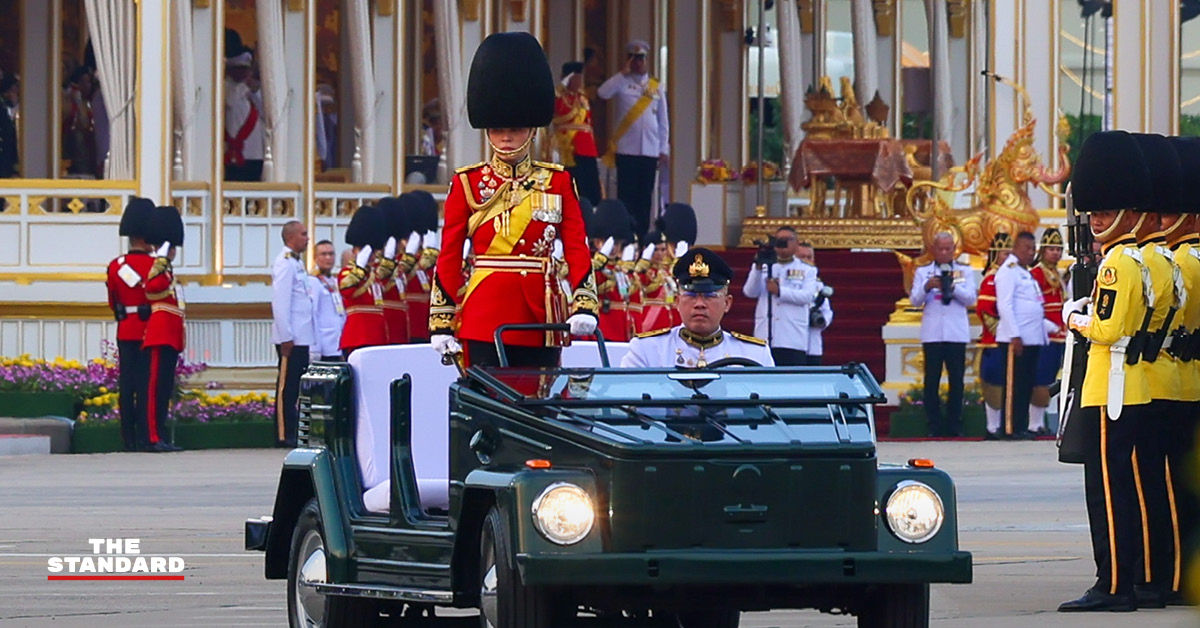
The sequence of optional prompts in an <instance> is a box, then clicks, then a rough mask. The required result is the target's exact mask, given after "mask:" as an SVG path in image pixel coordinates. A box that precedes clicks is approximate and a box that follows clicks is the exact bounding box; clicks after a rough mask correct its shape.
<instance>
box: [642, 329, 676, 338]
mask: <svg viewBox="0 0 1200 628" xmlns="http://www.w3.org/2000/svg"><path fill="white" fill-rule="evenodd" d="M671 329H672V328H671V327H663V328H662V329H655V330H653V331H644V332H642V333H640V334H636V336H637V337H638V338H653V337H655V336H661V335H663V334H665V333H667V332H669V331H671Z"/></svg>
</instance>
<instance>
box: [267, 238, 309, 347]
mask: <svg viewBox="0 0 1200 628" xmlns="http://www.w3.org/2000/svg"><path fill="white" fill-rule="evenodd" d="M307 278H308V273H307V272H305V270H304V262H302V261H300V258H299V256H298V255H297V254H296V253H293V252H292V250H291V249H289V248H287V247H284V249H283V250H282V251H280V252H279V255H278V256H276V257H275V264H274V265H273V266H272V267H271V293H272V294H271V316H272V318H273V319H274V324H273V325H272V326H271V342H272V343H274V344H277V345H279V344H283V343H285V342H292V343H294V344H296V345H298V346H301V347H311V346H313V345H314V344H316V340H317V332H316V327H315V326H314V325H313V297H312V294H310V292H309V288H310V285H309V283H308V279H307Z"/></svg>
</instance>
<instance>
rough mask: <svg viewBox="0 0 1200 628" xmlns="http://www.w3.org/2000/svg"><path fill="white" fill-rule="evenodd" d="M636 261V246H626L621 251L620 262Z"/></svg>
mask: <svg viewBox="0 0 1200 628" xmlns="http://www.w3.org/2000/svg"><path fill="white" fill-rule="evenodd" d="M635 259H637V245H636V244H626V245H625V248H624V249H621V261H622V262H632V261H633V260H635Z"/></svg>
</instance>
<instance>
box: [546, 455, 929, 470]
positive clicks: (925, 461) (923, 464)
mask: <svg viewBox="0 0 1200 628" xmlns="http://www.w3.org/2000/svg"><path fill="white" fill-rule="evenodd" d="M525 464H529V463H528V462H527V463H525ZM908 466H910V467H917V468H918V469H932V468H933V461H932V460H930V459H929V458H909V459H908Z"/></svg>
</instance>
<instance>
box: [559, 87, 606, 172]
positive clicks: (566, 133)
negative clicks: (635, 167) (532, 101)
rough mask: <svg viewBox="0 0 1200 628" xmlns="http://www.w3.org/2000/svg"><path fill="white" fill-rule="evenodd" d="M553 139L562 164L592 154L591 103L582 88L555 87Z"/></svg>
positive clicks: (594, 153)
mask: <svg viewBox="0 0 1200 628" xmlns="http://www.w3.org/2000/svg"><path fill="white" fill-rule="evenodd" d="M553 126H554V140H555V142H556V143H557V145H558V152H559V154H560V155H562V159H563V163H565V164H567V165H568V166H574V165H575V156H576V155H578V156H580V157H596V156H597V154H598V153H597V151H596V137H595V135H593V133H592V106H591V104H590V103H589V102H588V98H587V96H586V95H584V93H583V92H582V91H579V92H568V91H566V90H565V89H562V88H559V94H558V98H556V99H555V100H554V122H553Z"/></svg>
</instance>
